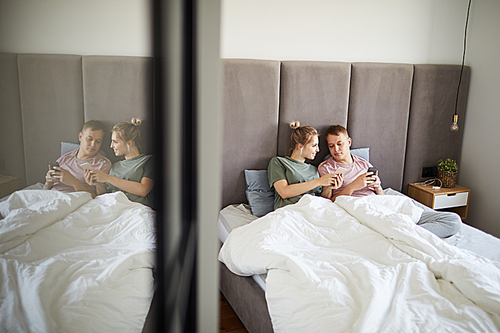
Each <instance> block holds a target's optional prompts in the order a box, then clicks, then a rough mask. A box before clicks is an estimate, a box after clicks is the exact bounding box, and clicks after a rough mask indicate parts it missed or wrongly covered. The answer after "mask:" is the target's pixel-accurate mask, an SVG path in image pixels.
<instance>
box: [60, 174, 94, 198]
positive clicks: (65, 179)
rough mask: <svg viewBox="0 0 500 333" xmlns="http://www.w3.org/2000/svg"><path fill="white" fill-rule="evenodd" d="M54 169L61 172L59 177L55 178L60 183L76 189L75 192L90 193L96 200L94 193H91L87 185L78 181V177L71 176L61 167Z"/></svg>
mask: <svg viewBox="0 0 500 333" xmlns="http://www.w3.org/2000/svg"><path fill="white" fill-rule="evenodd" d="M54 169H55V170H59V172H57V175H54V176H53V178H54V179H56V180H57V181H59V182H61V183H63V184H66V185H68V186H71V187H73V188H74V189H75V191H84V192H88V193H90V194H92V198H95V193H92V191H90V190H89V189H88V188H87V186H85V184H83V183H82V182H81V181H79V180H78V179H76V177H75V176H73V175H72V174H71V172H69V171H68V170H66V169H63V168H61V167H54Z"/></svg>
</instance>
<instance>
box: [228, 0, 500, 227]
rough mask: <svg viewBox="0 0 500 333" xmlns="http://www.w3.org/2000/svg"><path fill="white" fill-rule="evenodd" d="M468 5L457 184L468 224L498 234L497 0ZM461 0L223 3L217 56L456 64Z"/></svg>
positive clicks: (499, 102)
mask: <svg viewBox="0 0 500 333" xmlns="http://www.w3.org/2000/svg"><path fill="white" fill-rule="evenodd" d="M472 3H473V5H472V8H471V18H470V25H469V38H468V41H469V42H468V49H467V58H466V61H465V63H466V65H469V66H471V81H470V90H469V100H468V107H467V111H466V124H465V126H464V142H463V152H462V158H461V161H460V171H459V183H461V184H462V185H463V186H466V187H469V188H470V189H471V190H472V192H471V201H470V208H469V217H468V219H467V221H466V222H467V223H470V224H472V225H475V226H477V227H479V228H481V229H483V230H485V231H487V232H489V233H492V234H494V235H496V236H498V237H500V217H499V216H500V204H498V203H497V202H496V201H497V198H498V197H499V194H500V190H499V188H500V177H498V176H496V174H497V173H498V171H497V169H498V166H500V163H499V162H500V161H499V160H500V157H499V156H498V155H499V154H498V152H499V149H498V142H500V137H499V136H500V134H499V133H500V131H499V130H497V129H496V128H495V125H496V124H498V123H499V120H500V119H499V117H500V112H499V111H498V106H499V105H500V94H498V92H497V91H496V90H497V89H498V88H497V87H498V86H499V85H498V81H499V78H500V63H499V61H498V59H500V42H499V41H500V38H498V36H499V35H500V20H498V15H499V13H500V2H499V1H498V0H483V1H478V2H477V4H476V1H473V2H472ZM467 4H468V1H467V0H376V1H374V0H352V1H343V0H310V1H302V0H273V1H268V0H222V17H221V57H223V58H257V59H275V60H291V59H293V60H328V61H346V62H355V61H374V62H399V63H414V64H417V63H446V64H460V63H461V61H462V47H463V33H464V25H465V16H466V11H467ZM451 119H452V115H450V123H451ZM422 149H426V148H425V147H422Z"/></svg>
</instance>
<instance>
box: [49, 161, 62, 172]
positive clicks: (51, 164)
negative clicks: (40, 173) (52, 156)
mask: <svg viewBox="0 0 500 333" xmlns="http://www.w3.org/2000/svg"><path fill="white" fill-rule="evenodd" d="M49 165H50V168H51V169H52V170H54V171H57V172H61V171H60V170H56V169H54V167H59V163H57V162H49Z"/></svg>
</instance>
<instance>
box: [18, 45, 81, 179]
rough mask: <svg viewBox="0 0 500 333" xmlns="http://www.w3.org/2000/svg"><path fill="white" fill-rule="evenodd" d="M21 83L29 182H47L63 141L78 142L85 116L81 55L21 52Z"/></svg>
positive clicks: (19, 58) (19, 64)
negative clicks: (48, 173)
mask: <svg viewBox="0 0 500 333" xmlns="http://www.w3.org/2000/svg"><path fill="white" fill-rule="evenodd" d="M18 66H19V87H20V96H21V112H22V123H23V139H24V153H25V162H26V182H27V184H28V185H31V184H33V183H36V182H45V174H46V172H47V165H48V163H49V161H53V160H56V159H57V158H58V157H59V156H60V152H61V142H62V141H68V142H78V133H79V132H80V131H81V129H82V126H83V123H84V117H83V85H82V57H81V56H77V55H53V54H20V55H19V56H18Z"/></svg>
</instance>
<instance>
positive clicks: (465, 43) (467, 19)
mask: <svg viewBox="0 0 500 333" xmlns="http://www.w3.org/2000/svg"><path fill="white" fill-rule="evenodd" d="M471 1H472V0H469V6H468V7H467V18H466V19H465V31H464V52H463V55H462V68H461V69H460V79H459V80H458V88H457V98H456V100H455V115H457V108H458V94H459V92H460V84H461V83H462V73H463V72H464V62H465V49H466V47H467V27H468V25H469V12H470V3H471Z"/></svg>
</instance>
